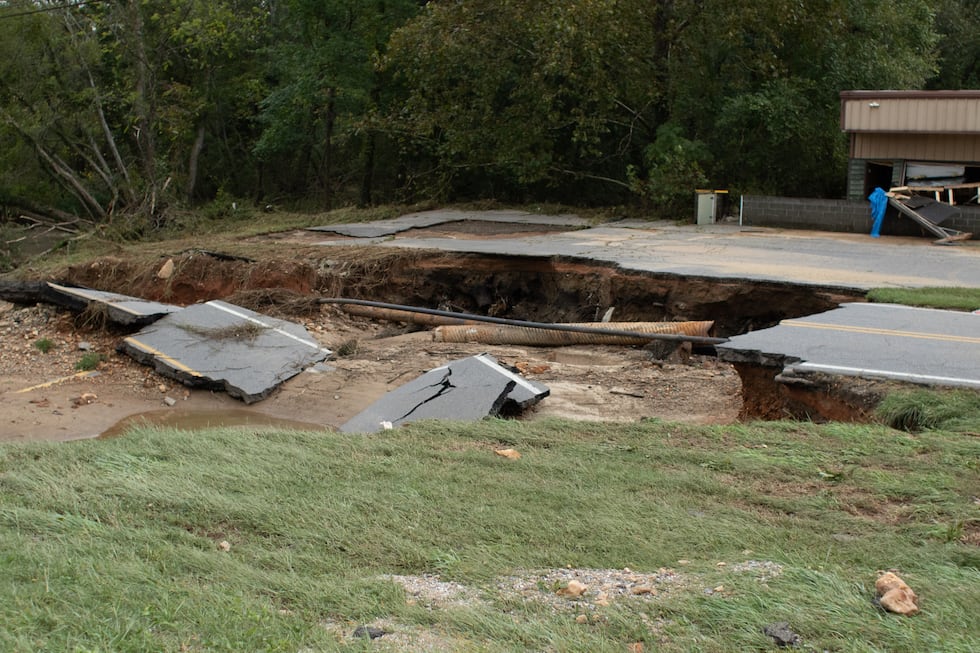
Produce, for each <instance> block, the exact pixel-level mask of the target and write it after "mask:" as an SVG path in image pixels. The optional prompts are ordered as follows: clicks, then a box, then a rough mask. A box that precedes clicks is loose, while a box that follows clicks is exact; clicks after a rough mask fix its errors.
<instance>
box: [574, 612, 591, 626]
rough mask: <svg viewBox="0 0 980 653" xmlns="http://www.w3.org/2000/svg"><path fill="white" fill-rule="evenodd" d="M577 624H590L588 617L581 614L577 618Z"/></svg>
mask: <svg viewBox="0 0 980 653" xmlns="http://www.w3.org/2000/svg"><path fill="white" fill-rule="evenodd" d="M575 623H577V624H587V623H589V618H588V617H586V616H585V615H584V614H580V615H579V616H577V617H575Z"/></svg>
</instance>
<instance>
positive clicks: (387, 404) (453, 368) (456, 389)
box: [340, 354, 550, 433]
mask: <svg viewBox="0 0 980 653" xmlns="http://www.w3.org/2000/svg"><path fill="white" fill-rule="evenodd" d="M549 393H550V390H549V389H548V388H547V386H544V385H541V384H540V383H535V382H533V381H529V380H527V379H525V378H524V377H522V376H520V375H519V374H517V373H516V372H512V371H511V370H509V369H508V368H506V367H504V366H502V365H501V364H500V363H498V362H497V361H496V359H494V358H493V356H490V355H488V354H480V355H479V356H471V357H469V358H464V359H461V360H457V361H453V362H451V363H449V364H447V365H443V366H442V367H437V368H435V369H433V370H430V371H428V372H426V373H425V374H423V375H422V376H420V377H418V378H417V379H415V380H414V381H411V382H409V383H406V384H405V385H403V386H401V387H400V388H397V389H395V390H393V391H391V392H389V393H388V394H386V395H385V396H384V397H382V398H381V399H379V400H378V401H376V402H375V403H373V404H371V405H370V406H369V407H368V408H367V409H365V410H364V411H363V412H361V413H360V414H358V415H356V416H355V417H354V418H352V419H351V420H350V421H349V422H347V423H346V424H344V425H343V426H341V427H340V430H341V431H343V432H345V433H373V432H375V431H379V430H381V429H382V428H384V427H383V424H384V423H385V422H388V423H390V424H391V425H392V426H398V425H399V424H407V423H409V422H415V421H418V420H423V419H447V420H462V421H476V420H480V419H483V418H484V417H495V416H497V415H500V414H501V412H502V411H505V410H506V411H509V410H512V409H513V410H515V411H519V410H522V409H525V408H527V407H529V406H531V405H533V404H536V403H537V402H538V401H540V400H541V399H543V398H545V397H547V396H548V394H549ZM508 404H510V405H508Z"/></svg>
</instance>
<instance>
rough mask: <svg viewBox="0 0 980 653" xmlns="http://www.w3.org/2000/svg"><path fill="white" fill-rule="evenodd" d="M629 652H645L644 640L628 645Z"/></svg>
mask: <svg viewBox="0 0 980 653" xmlns="http://www.w3.org/2000/svg"><path fill="white" fill-rule="evenodd" d="M627 650H628V651H629V653H643V651H644V648H643V642H633V643H632V644H630V645H629V646H628V647H627Z"/></svg>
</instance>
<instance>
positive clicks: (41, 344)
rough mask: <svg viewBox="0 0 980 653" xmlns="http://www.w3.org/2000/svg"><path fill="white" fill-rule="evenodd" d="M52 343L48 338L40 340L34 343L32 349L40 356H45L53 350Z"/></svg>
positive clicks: (53, 345)
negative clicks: (40, 354)
mask: <svg viewBox="0 0 980 653" xmlns="http://www.w3.org/2000/svg"><path fill="white" fill-rule="evenodd" d="M54 347H55V344H54V341H53V340H51V339H50V338H41V339H40V340H35V341H34V348H35V349H37V350H38V351H39V352H41V353H42V354H47V353H48V352H49V351H51V350H52V349H54Z"/></svg>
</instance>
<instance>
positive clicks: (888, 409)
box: [876, 388, 980, 435]
mask: <svg viewBox="0 0 980 653" xmlns="http://www.w3.org/2000/svg"><path fill="white" fill-rule="evenodd" d="M876 412H877V414H878V416H879V417H880V418H881V419H882V421H883V422H885V423H886V424H888V425H889V426H891V427H892V428H896V429H902V430H903V431H912V432H917V431H925V430H928V429H943V430H946V431H960V432H969V433H971V434H972V435H980V393H977V392H971V391H969V390H945V391H944V390H937V389H925V388H922V389H917V390H907V391H904V392H895V393H892V394H890V395H888V396H887V397H885V398H884V399H883V400H882V401H881V403H880V404H878V407H877V409H876Z"/></svg>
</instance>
